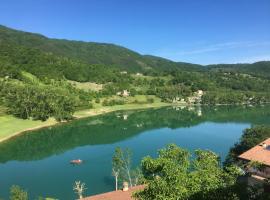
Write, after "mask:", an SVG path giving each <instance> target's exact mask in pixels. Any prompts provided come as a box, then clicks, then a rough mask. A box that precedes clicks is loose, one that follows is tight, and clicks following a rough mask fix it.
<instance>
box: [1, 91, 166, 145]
mask: <svg viewBox="0 0 270 200" xmlns="http://www.w3.org/2000/svg"><path fill="white" fill-rule="evenodd" d="M128 98H130V99H129V100H130V102H133V101H134V100H135V99H136V100H137V101H138V102H144V101H145V100H146V98H147V97H146V96H143V95H138V96H135V97H128ZM168 105H170V104H168V103H163V102H160V99H158V98H155V101H154V103H151V104H147V103H144V104H142V103H138V104H134V103H133V104H125V105H115V106H102V105H101V104H96V105H95V107H94V108H93V109H88V110H81V111H77V112H75V114H74V117H76V118H84V117H90V116H95V115H100V114H105V113H109V112H113V111H118V110H132V109H146V108H155V107H162V106H168ZM4 110H5V109H4V108H2V109H1V107H0V142H1V141H4V140H7V139H9V138H11V137H13V136H15V135H18V134H20V133H22V132H24V131H29V130H35V129H38V128H42V127H47V126H52V125H55V124H56V123H57V122H56V121H55V120H54V119H49V120H47V121H46V122H42V121H33V120H23V119H19V118H16V117H13V116H11V115H8V114H6V113H4Z"/></svg>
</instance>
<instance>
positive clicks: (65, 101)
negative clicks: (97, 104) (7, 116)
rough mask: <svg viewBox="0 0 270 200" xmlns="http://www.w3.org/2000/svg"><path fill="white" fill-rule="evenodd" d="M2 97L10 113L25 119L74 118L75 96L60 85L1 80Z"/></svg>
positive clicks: (0, 95) (0, 93)
mask: <svg viewBox="0 0 270 200" xmlns="http://www.w3.org/2000/svg"><path fill="white" fill-rule="evenodd" d="M0 97H2V98H3V99H4V103H5V105H6V106H7V107H8V110H9V112H10V113H12V114H14V115H16V116H18V117H20V118H23V119H29V118H30V117H31V118H33V119H36V120H43V121H45V120H47V119H48V118H49V117H55V118H56V119H57V120H59V121H61V120H68V119H71V118H72V114H73V113H74V111H75V105H76V99H75V97H74V96H72V95H70V94H69V92H68V90H64V89H62V88H60V87H55V88H51V87H50V86H46V85H41V86H39V85H32V84H31V85H30V84H22V83H13V82H9V81H1V82H0Z"/></svg>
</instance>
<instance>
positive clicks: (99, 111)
mask: <svg viewBox="0 0 270 200" xmlns="http://www.w3.org/2000/svg"><path fill="white" fill-rule="evenodd" d="M172 105H174V104H172V103H161V102H158V103H152V104H126V105H116V106H108V107H106V106H105V107H100V108H92V109H87V110H80V111H77V112H75V113H74V115H73V116H74V119H72V120H70V121H65V122H57V121H56V120H54V119H49V120H47V121H45V122H42V123H44V124H40V125H37V126H33V127H29V128H22V130H19V131H16V132H14V133H11V134H9V135H8V136H6V137H3V138H0V143H1V142H4V141H7V140H10V139H12V138H14V137H17V136H19V135H21V134H24V133H26V132H29V131H35V130H39V129H42V128H49V127H53V126H56V125H61V124H64V123H69V122H72V121H74V120H79V119H83V118H88V117H94V116H98V115H103V114H107V113H111V112H114V111H121V110H140V109H149V108H162V107H166V106H172ZM177 105H179V104H177ZM181 105H182V104H181ZM185 106H187V105H186V104H185Z"/></svg>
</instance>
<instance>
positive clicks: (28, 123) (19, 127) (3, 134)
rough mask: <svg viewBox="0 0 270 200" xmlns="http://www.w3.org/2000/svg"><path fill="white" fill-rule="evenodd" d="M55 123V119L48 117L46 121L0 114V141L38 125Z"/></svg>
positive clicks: (43, 125)
mask: <svg viewBox="0 0 270 200" xmlns="http://www.w3.org/2000/svg"><path fill="white" fill-rule="evenodd" d="M53 124H56V121H55V120H53V119H49V120H47V121H46V122H42V121H33V120H23V119H19V118H16V117H13V116H11V115H1V116H0V142H1V141H3V140H5V139H8V138H10V137H12V136H14V135H17V134H19V133H20V132H22V131H27V130H32V129H36V128H39V127H45V126H50V125H53Z"/></svg>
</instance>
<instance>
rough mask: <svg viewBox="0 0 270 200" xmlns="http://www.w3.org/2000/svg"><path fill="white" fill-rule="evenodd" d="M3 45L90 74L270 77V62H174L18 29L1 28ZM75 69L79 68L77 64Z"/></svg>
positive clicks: (114, 46) (0, 42)
mask: <svg viewBox="0 0 270 200" xmlns="http://www.w3.org/2000/svg"><path fill="white" fill-rule="evenodd" d="M2 45H9V46H10V47H14V46H16V47H22V48H25V49H29V50H30V49H34V50H38V51H40V52H41V53H42V52H43V53H45V54H48V53H49V54H53V56H55V57H60V58H62V59H64V60H66V59H70V60H71V62H73V63H82V64H83V65H85V66H84V67H82V68H83V71H87V70H84V68H87V67H86V65H103V66H106V67H111V68H113V69H114V68H116V69H119V70H124V71H129V72H132V73H136V72H143V73H148V72H149V71H150V72H151V71H172V70H183V71H205V70H210V71H216V70H220V71H226V72H228V71H229V72H241V73H250V74H252V75H259V76H264V77H270V61H263V62H255V63H252V64H249V63H241V64H216V65H200V64H193V63H186V62H175V61H172V60H169V59H166V58H162V57H158V56H153V55H142V54H140V53H138V52H135V51H133V50H130V49H128V48H126V47H123V46H120V45H116V44H111V43H98V42H84V41H76V40H67V39H53V38H48V37H46V36H44V35H42V34H39V33H31V32H26V31H20V30H15V29H12V28H9V27H6V26H3V25H0V47H2ZM5 48H7V47H5ZM29 50H25V51H29ZM3 54H5V52H2V55H3ZM0 56H1V55H0ZM66 64H67V63H66ZM56 67H57V66H56ZM74 67H75V68H76V67H77V65H76V66H74ZM61 70H62V71H63V70H64V68H63V67H62V68H61ZM61 70H60V71H61ZM73 71H75V69H73ZM268 74H269V75H268ZM83 79H85V78H83Z"/></svg>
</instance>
